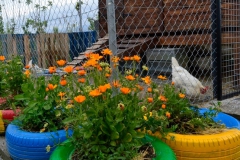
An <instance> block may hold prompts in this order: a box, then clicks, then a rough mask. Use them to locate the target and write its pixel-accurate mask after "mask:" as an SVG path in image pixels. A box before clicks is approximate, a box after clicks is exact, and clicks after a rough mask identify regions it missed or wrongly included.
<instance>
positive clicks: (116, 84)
mask: <svg viewBox="0 0 240 160" xmlns="http://www.w3.org/2000/svg"><path fill="white" fill-rule="evenodd" d="M112 85H113V87H115V88H118V87H120V86H121V84H120V83H119V81H117V80H114V81H113V82H112Z"/></svg>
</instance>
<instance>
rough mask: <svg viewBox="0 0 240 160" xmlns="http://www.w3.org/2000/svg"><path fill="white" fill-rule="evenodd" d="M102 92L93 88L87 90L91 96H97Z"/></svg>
mask: <svg viewBox="0 0 240 160" xmlns="http://www.w3.org/2000/svg"><path fill="white" fill-rule="evenodd" d="M101 94H102V93H101V92H100V91H99V89H94V90H92V91H91V92H89V95H90V96H91V97H97V96H100V95H101Z"/></svg>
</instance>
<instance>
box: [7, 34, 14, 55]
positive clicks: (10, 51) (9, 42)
mask: <svg viewBox="0 0 240 160" xmlns="http://www.w3.org/2000/svg"><path fill="white" fill-rule="evenodd" d="M7 53H8V57H11V56H12V55H13V37H12V35H11V34H8V35H7Z"/></svg>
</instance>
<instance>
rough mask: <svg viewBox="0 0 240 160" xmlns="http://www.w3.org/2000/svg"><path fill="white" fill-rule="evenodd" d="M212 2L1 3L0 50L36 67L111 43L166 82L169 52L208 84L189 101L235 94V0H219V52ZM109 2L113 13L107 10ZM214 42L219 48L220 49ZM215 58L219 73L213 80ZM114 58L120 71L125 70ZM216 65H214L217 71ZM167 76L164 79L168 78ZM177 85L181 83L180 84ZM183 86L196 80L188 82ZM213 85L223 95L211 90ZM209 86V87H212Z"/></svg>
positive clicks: (28, 0) (31, 0) (97, 0)
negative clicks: (134, 57)
mask: <svg viewBox="0 0 240 160" xmlns="http://www.w3.org/2000/svg"><path fill="white" fill-rule="evenodd" d="M215 2H217V1H211V0H162V1H159V0H151V1H144V0H90V1H86V0H71V1H67V0H60V1H59V0H50V1H45V0H41V1H40V0H39V1H37V0H26V1H23V0H18V1H16V0H2V1H1V4H0V5H1V21H0V31H1V33H2V34H1V50H2V53H3V54H4V55H11V54H19V55H22V56H24V59H25V62H26V63H27V62H28V61H29V60H30V59H32V60H33V62H34V63H35V64H37V65H39V66H40V67H43V68H47V67H49V66H51V65H54V63H55V59H60V58H62V59H67V60H68V61H72V63H70V64H73V65H76V64H78V63H80V61H81V60H83V58H81V56H82V55H83V54H84V52H99V51H100V50H101V49H103V48H111V49H113V51H114V53H115V54H116V55H118V56H119V57H124V56H132V55H135V54H138V55H140V56H141V57H142V60H141V63H139V65H138V70H139V71H141V69H142V66H143V65H146V66H147V67H148V68H149V70H148V72H147V73H144V74H146V75H151V76H155V77H156V76H158V75H160V74H161V75H165V76H167V77H168V79H169V81H171V80H172V63H171V57H175V58H176V59H177V61H178V63H179V65H180V66H182V67H183V68H185V69H186V70H187V71H188V72H189V73H190V74H191V75H193V76H195V77H196V78H197V79H199V81H200V82H201V83H202V85H203V87H205V86H208V87H209V89H208V91H207V92H206V94H199V95H191V93H189V97H190V98H194V99H203V100H206V99H213V98H215V97H216V94H221V95H222V96H223V98H224V97H228V96H229V95H234V94H237V93H238V92H239V87H238V86H239V82H240V81H239V78H240V76H239V72H240V71H239V56H238V52H239V45H238V37H237V36H238V27H239V26H238V25H239V16H238V15H239V2H238V1H237V0H222V1H221V4H220V5H221V9H220V18H221V26H219V27H221V31H222V45H220V46H221V48H222V54H221V55H220V53H217V54H213V52H215V53H216V52H217V51H216V50H215V49H216V48H213V47H212V46H213V45H212V44H213V43H215V42H216V38H217V37H216V36H213V34H212V33H213V32H214V31H215V30H214V28H212V27H213V26H214V24H216V25H220V24H217V21H216V19H215V18H216V17H217V16H218V15H215V16H213V15H214V14H213V13H217V12H215V11H216V9H217V8H214V6H216V4H215ZM111 7H112V10H111ZM220 46H219V47H220ZM213 55H215V56H216V55H219V56H221V58H220V60H222V62H221V61H220V62H219V63H221V65H220V66H221V68H222V69H221V68H220V69H221V77H220V80H221V81H222V84H221V82H219V79H216V74H215V73H216V72H217V67H213V66H214V64H218V62H216V61H217V58H216V57H215V56H213ZM131 67H132V65H131V64H130V63H128V64H127V65H124V64H123V62H120V69H122V70H125V69H129V68H131ZM218 69H219V68H218ZM169 81H166V82H169ZM180 83H182V82H180ZM188 83H189V88H191V89H193V90H201V89H200V88H201V87H200V88H199V87H196V88H192V87H193V85H192V84H194V83H196V82H194V81H191V80H189V81H188ZM213 83H219V84H220V87H221V91H222V93H216V91H218V90H217V88H216V87H217V86H219V85H214V84H213ZM214 90H215V92H214Z"/></svg>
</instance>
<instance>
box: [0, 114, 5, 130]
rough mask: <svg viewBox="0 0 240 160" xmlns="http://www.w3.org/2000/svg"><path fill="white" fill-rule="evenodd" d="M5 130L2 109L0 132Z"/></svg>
mask: <svg viewBox="0 0 240 160" xmlns="http://www.w3.org/2000/svg"><path fill="white" fill-rule="evenodd" d="M4 132H5V126H4V122H3V119H2V111H1V110H0V134H1V133H4Z"/></svg>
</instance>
